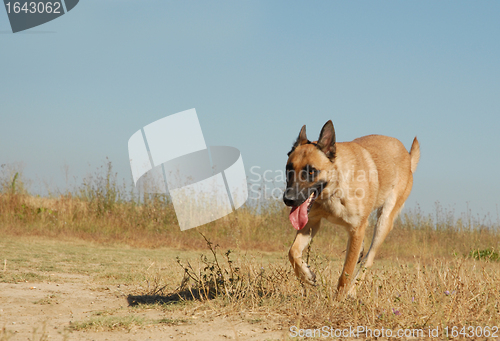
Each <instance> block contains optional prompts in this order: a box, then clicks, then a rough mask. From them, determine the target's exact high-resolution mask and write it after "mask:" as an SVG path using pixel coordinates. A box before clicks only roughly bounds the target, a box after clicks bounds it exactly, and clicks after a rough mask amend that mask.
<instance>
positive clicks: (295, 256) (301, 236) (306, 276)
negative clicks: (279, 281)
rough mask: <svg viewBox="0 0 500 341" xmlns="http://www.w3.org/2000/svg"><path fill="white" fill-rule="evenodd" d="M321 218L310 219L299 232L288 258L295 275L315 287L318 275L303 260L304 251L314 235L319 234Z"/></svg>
mask: <svg viewBox="0 0 500 341" xmlns="http://www.w3.org/2000/svg"><path fill="white" fill-rule="evenodd" d="M320 222H321V218H318V219H309V221H308V223H307V225H306V226H305V227H304V228H303V229H302V230H300V231H297V235H296V236H295V240H294V242H293V244H292V247H291V248H290V251H289V252H288V258H289V259H290V262H291V263H292V267H293V270H294V271H295V275H297V277H298V278H299V279H300V280H302V281H303V282H305V283H308V284H311V285H315V284H316V275H315V274H314V273H313V272H312V271H311V270H310V269H309V265H308V264H307V263H306V262H305V261H304V260H303V259H302V253H303V251H304V249H305V248H306V247H307V245H309V242H310V241H311V240H312V238H313V237H314V235H315V234H316V233H317V232H318V230H319V227H320Z"/></svg>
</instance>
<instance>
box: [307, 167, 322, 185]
mask: <svg viewBox="0 0 500 341" xmlns="http://www.w3.org/2000/svg"><path fill="white" fill-rule="evenodd" d="M304 171H305V174H306V180H307V181H310V182H312V181H314V179H315V178H316V176H317V175H318V173H319V171H318V170H317V169H316V168H314V167H313V166H310V165H307V166H305V167H304Z"/></svg>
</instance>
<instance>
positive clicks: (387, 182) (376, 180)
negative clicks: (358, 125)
mask: <svg viewBox="0 0 500 341" xmlns="http://www.w3.org/2000/svg"><path fill="white" fill-rule="evenodd" d="M288 156H289V157H288V162H287V165H286V170H287V187H286V190H285V193H284V195H283V201H284V202H285V204H286V205H287V206H291V207H292V209H291V212H290V221H291V223H292V225H293V226H294V227H295V229H297V230H298V231H297V235H296V237H295V241H294V242H293V245H292V247H291V248H290V252H289V258H290V262H291V263H292V266H293V269H294V270H295V274H296V275H297V277H299V279H301V280H302V281H304V282H306V283H309V284H312V285H314V284H315V277H316V276H315V275H314V273H313V272H312V271H311V270H310V269H309V265H307V263H306V262H305V261H304V260H303V259H302V252H303V251H304V249H305V248H306V247H307V245H308V244H309V242H310V241H311V240H312V238H313V237H314V235H315V234H316V233H317V232H318V230H319V227H320V223H321V219H322V218H325V219H327V220H328V221H330V222H332V223H333V224H335V225H340V226H342V227H344V228H345V229H346V230H347V232H348V234H349V241H348V243H347V254H346V258H345V263H344V269H343V270H342V274H341V276H340V279H339V283H338V294H339V295H342V294H343V293H345V292H346V289H348V290H350V291H349V292H350V293H354V291H355V287H354V286H352V287H351V285H353V284H354V279H355V278H356V277H357V275H358V273H359V269H358V273H356V275H354V270H355V268H356V264H357V263H358V262H361V265H360V269H361V267H366V268H368V267H370V266H371V265H372V264H373V259H374V258H375V254H376V253H377V250H378V249H379V247H380V245H381V244H382V242H383V241H384V239H385V237H386V236H387V234H388V233H389V232H390V231H391V229H392V226H393V223H394V219H395V218H396V217H397V215H398V214H399V212H400V211H401V209H402V208H403V204H404V202H405V200H406V199H407V198H408V195H410V191H411V188H412V184H413V173H414V172H415V170H416V168H417V164H418V161H419V158H420V147H419V143H418V141H417V138H415V139H414V140H413V144H412V146H411V150H410V153H408V152H407V150H406V149H405V147H404V146H403V144H402V143H401V142H400V141H399V140H397V139H395V138H392V137H387V136H381V135H369V136H364V137H360V138H358V139H355V140H354V141H352V142H342V143H336V142H335V130H334V128H333V124H332V121H328V122H326V124H325V125H324V126H323V129H321V133H320V136H319V139H318V141H317V142H311V141H309V140H308V139H307V136H306V126H303V127H302V129H301V131H300V134H299V137H298V138H297V141H296V142H295V144H294V145H293V147H292V150H291V151H290V152H289V153H288ZM375 209H377V210H378V211H377V219H378V221H377V225H376V227H375V231H374V234H373V240H372V243H371V246H370V249H369V251H368V253H367V254H366V256H365V257H364V258H362V257H363V255H362V253H363V252H362V248H363V239H364V236H365V231H366V227H367V225H368V217H369V216H370V213H371V212H372V211H373V210H375Z"/></svg>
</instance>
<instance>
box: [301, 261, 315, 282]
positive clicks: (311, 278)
mask: <svg viewBox="0 0 500 341" xmlns="http://www.w3.org/2000/svg"><path fill="white" fill-rule="evenodd" d="M300 279H301V280H302V281H303V282H304V283H306V284H309V285H312V286H316V284H317V283H316V274H315V273H314V272H312V271H311V269H310V268H309V265H307V267H306V268H305V269H304V271H303V272H302V275H301V276H300Z"/></svg>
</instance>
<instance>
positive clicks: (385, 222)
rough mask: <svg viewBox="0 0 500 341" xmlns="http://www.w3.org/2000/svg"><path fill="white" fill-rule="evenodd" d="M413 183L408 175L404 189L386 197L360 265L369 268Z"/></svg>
mask: <svg viewBox="0 0 500 341" xmlns="http://www.w3.org/2000/svg"><path fill="white" fill-rule="evenodd" d="M412 185H413V177H411V176H410V178H409V179H408V183H407V184H406V187H404V190H403V191H401V192H400V194H399V197H398V195H397V194H396V192H395V191H394V192H393V193H392V194H391V196H390V197H389V198H388V200H387V201H386V203H385V204H384V206H382V209H381V210H380V211H379V217H378V221H377V225H376V226H375V231H374V232H373V240H372V244H371V245H370V249H369V250H368V253H367V254H366V258H365V259H364V260H363V261H362V262H361V266H362V267H365V268H369V267H371V266H372V265H373V260H374V259H375V255H376V254H377V251H378V249H379V248H380V246H381V245H382V243H383V242H384V240H385V238H386V237H387V235H388V234H389V232H390V231H391V230H392V228H393V226H394V220H395V219H396V217H397V216H398V214H399V212H400V211H401V210H402V209H403V206H404V203H405V201H406V199H407V198H408V196H409V195H410V192H411V187H412Z"/></svg>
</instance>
